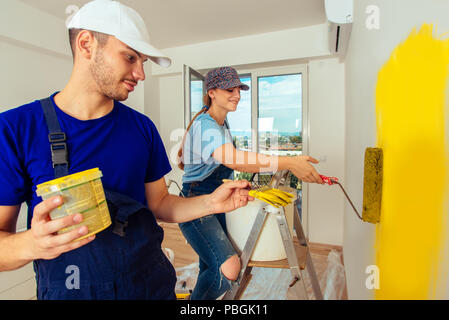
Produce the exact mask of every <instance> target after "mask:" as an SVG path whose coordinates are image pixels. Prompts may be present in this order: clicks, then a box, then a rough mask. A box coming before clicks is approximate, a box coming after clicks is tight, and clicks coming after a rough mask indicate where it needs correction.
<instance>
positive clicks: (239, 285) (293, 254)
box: [223, 170, 323, 300]
mask: <svg viewBox="0 0 449 320" xmlns="http://www.w3.org/2000/svg"><path fill="white" fill-rule="evenodd" d="M287 176H288V171H287V170H283V171H279V172H277V173H276V174H275V175H274V176H273V179H272V180H271V182H270V185H269V186H270V187H272V188H277V187H278V186H279V185H280V184H281V182H282V181H284V182H285V180H286V178H287ZM251 180H252V179H251ZM296 201H298V200H296ZM296 204H297V203H296V202H295V203H294V205H293V207H294V212H293V223H294V228H295V231H296V236H297V240H298V241H297V242H296V241H294V240H293V237H292V235H291V234H290V230H289V227H288V223H287V219H286V215H285V209H284V207H281V208H275V207H273V206H271V205H268V204H267V205H266V206H264V207H262V208H261V209H260V210H259V212H258V214H257V216H256V219H255V221H254V224H253V226H252V228H251V232H250V234H249V237H248V239H247V241H246V243H245V246H244V248H243V251H242V254H241V256H240V261H241V264H242V268H241V270H240V274H239V277H238V278H237V280H236V281H234V283H233V285H232V287H231V289H229V290H228V291H227V292H226V294H225V295H224V297H223V300H238V299H240V297H241V296H242V295H243V293H244V291H245V290H246V287H247V286H248V284H249V282H250V280H251V278H252V275H251V271H252V268H254V267H259V268H284V269H290V272H291V275H292V281H291V283H290V285H289V287H290V288H292V290H293V292H294V293H295V295H296V297H297V299H300V300H307V299H310V298H309V295H308V293H307V289H306V283H305V281H304V275H305V272H307V274H308V276H309V279H310V282H311V284H312V291H313V295H314V296H315V299H317V300H322V299H323V295H322V292H321V288H320V284H319V282H318V277H317V275H316V272H315V267H314V265H313V261H312V257H311V254H310V250H309V245H308V243H307V240H306V237H305V235H304V230H303V228H302V224H301V220H300V218H299V211H298V208H297V205H296ZM268 214H273V215H275V216H276V221H277V223H278V227H279V231H280V234H281V237H282V242H283V245H284V249H285V253H286V255H287V258H286V259H284V260H278V261H252V260H250V258H251V256H252V254H253V252H254V248H255V246H256V243H257V240H258V239H259V236H260V234H261V232H262V228H263V225H264V223H265V219H266V218H267V216H268Z"/></svg>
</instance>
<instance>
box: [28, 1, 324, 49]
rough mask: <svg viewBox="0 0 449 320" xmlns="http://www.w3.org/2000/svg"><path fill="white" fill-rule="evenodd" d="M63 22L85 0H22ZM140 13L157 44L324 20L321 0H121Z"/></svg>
mask: <svg viewBox="0 0 449 320" xmlns="http://www.w3.org/2000/svg"><path fill="white" fill-rule="evenodd" d="M20 1H22V2H24V3H26V4H28V5H30V6H32V7H34V8H37V9H39V10H42V11H44V12H47V13H50V14H52V15H54V16H57V17H59V18H61V19H63V20H64V21H65V20H66V19H67V17H68V16H69V14H70V12H69V13H66V9H67V7H68V6H69V5H76V6H78V7H81V6H82V5H84V4H85V3H87V2H88V0H37V1H36V0H20ZM120 2H121V3H123V4H126V5H128V6H130V7H132V8H134V9H135V10H136V11H138V12H139V13H140V14H141V15H142V17H143V19H144V20H145V23H146V25H147V27H148V30H149V33H150V36H151V42H152V44H153V45H155V46H156V47H158V48H160V49H163V48H171V47H176V46H182V45H188V44H194V43H200V42H207V41H214V40H221V39H230V38H235V37H241V36H246V35H252V34H259V33H266V32H274V31H280V30H286V29H293V28H300V27H305V26H310V25H315V24H320V23H324V22H325V21H326V15H325V10H324V0H227V1H219V0H121V1H120Z"/></svg>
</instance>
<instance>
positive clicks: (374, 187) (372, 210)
mask: <svg viewBox="0 0 449 320" xmlns="http://www.w3.org/2000/svg"><path fill="white" fill-rule="evenodd" d="M320 177H321V179H323V181H324V182H325V183H327V184H328V185H333V184H337V185H339V186H340V188H341V190H342V191H343V193H344V194H345V196H346V198H347V199H348V201H349V203H350V204H351V206H352V208H353V209H354V211H355V213H356V214H357V216H358V217H359V219H360V220H362V221H365V222H369V223H374V224H375V223H378V222H379V221H380V208H381V200H382V180H383V151H382V149H381V148H367V149H366V150H365V163H364V173H363V211H362V216H360V214H359V213H358V211H357V209H356V207H355V206H354V204H353V203H352V201H351V199H350V198H349V196H348V194H347V193H346V191H345V189H344V188H343V186H342V185H341V184H340V182H338V179H337V178H335V177H326V176H320Z"/></svg>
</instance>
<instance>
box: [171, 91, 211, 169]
mask: <svg viewBox="0 0 449 320" xmlns="http://www.w3.org/2000/svg"><path fill="white" fill-rule="evenodd" d="M203 102H204V107H203V108H202V109H201V110H200V111H199V112H198V113H197V114H196V115H195V116H194V117H193V119H192V121H190V123H189V125H188V127H187V129H186V132H185V133H184V137H183V138H182V142H181V147H180V148H179V150H178V168H179V169H181V170H184V162H182V154H183V149H184V144H185V140H186V137H187V133H188V132H189V130H190V128H191V127H192V124H193V121H195V120H196V118H198V116H199V115H200V114H203V113H205V112H207V111H208V110H209V108H210V105H211V103H212V100H211V98H210V97H209V94H207V93H206V94H205V95H204V97H203Z"/></svg>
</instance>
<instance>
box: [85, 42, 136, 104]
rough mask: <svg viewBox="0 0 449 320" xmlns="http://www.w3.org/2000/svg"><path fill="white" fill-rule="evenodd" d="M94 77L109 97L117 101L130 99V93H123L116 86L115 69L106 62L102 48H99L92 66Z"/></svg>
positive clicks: (99, 88) (100, 88)
mask: <svg viewBox="0 0 449 320" xmlns="http://www.w3.org/2000/svg"><path fill="white" fill-rule="evenodd" d="M90 72H91V74H92V78H93V79H94V81H95V83H96V84H97V86H98V90H99V91H100V92H101V93H102V94H103V95H105V96H106V97H108V98H109V99H112V100H116V101H124V100H126V99H128V94H121V93H120V92H119V90H117V88H116V82H115V80H114V76H113V75H114V69H113V68H112V66H110V65H109V64H107V63H106V61H105V60H104V55H103V52H102V50H99V51H98V53H97V55H96V56H95V59H94V63H93V64H92V65H91V66H90Z"/></svg>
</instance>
